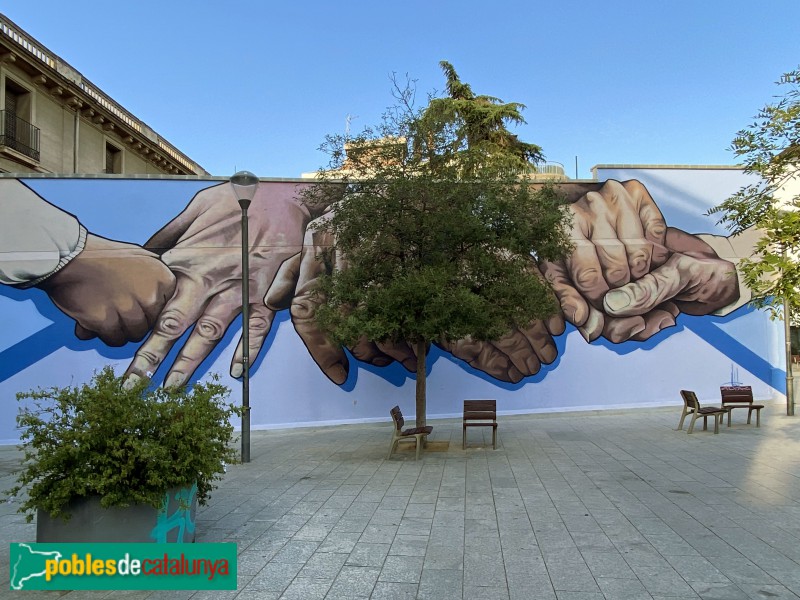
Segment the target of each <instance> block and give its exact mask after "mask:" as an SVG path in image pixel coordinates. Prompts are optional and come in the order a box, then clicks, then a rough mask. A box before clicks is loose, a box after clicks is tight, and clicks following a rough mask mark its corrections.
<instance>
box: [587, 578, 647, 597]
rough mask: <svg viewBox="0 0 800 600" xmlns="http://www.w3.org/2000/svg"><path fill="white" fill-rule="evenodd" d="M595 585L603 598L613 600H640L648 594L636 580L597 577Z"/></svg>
mask: <svg viewBox="0 0 800 600" xmlns="http://www.w3.org/2000/svg"><path fill="white" fill-rule="evenodd" d="M597 585H598V586H600V591H601V592H602V594H603V596H604V597H605V598H609V599H613V600H640V599H642V598H650V594H649V593H648V592H647V590H646V589H645V587H644V586H643V585H642V583H641V582H640V581H639V580H638V579H627V578H626V579H615V578H609V577H598V578H597Z"/></svg>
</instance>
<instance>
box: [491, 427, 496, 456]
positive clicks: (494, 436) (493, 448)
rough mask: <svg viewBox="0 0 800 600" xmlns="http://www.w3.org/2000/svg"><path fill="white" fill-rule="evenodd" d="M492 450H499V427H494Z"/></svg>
mask: <svg viewBox="0 0 800 600" xmlns="http://www.w3.org/2000/svg"><path fill="white" fill-rule="evenodd" d="M492 450H497V426H494V427H492Z"/></svg>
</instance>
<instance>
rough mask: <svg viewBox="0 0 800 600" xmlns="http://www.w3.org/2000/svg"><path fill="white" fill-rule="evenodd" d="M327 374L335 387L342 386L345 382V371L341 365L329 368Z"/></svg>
mask: <svg viewBox="0 0 800 600" xmlns="http://www.w3.org/2000/svg"><path fill="white" fill-rule="evenodd" d="M328 372H329V373H330V377H331V379H332V380H333V381H334V383H336V384H337V385H342V384H343V383H344V382H345V381H347V371H346V370H345V369H344V367H343V366H342V365H336V366H334V367H331V368H330V370H329V371H328Z"/></svg>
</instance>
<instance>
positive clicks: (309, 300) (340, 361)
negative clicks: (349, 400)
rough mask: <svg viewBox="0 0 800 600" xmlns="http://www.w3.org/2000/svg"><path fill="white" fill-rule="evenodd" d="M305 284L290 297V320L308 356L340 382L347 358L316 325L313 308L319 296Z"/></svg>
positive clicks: (316, 304) (347, 370)
mask: <svg viewBox="0 0 800 600" xmlns="http://www.w3.org/2000/svg"><path fill="white" fill-rule="evenodd" d="M305 288H306V289H304V290H303V291H302V292H301V293H299V294H298V295H297V296H295V298H294V299H293V300H292V306H291V308H290V313H291V316H292V324H293V325H294V329H295V331H296V332H297V335H299V336H300V339H301V340H302V341H303V344H305V347H306V349H307V350H308V353H309V354H310V355H311V358H312V359H313V360H314V362H315V363H317V365H318V366H319V368H320V369H321V370H322V372H323V373H325V376H326V377H328V379H330V380H331V381H333V382H334V383H336V384H337V385H341V384H343V383H344V382H345V381H346V380H347V374H348V372H349V367H350V361H349V360H348V359H347V355H346V354H345V352H344V349H343V348H342V347H341V345H340V344H337V343H335V342H333V341H332V340H331V339H330V338H329V337H328V336H327V335H325V333H324V332H323V331H322V330H321V329H320V328H319V325H317V321H316V311H317V307H318V306H319V303H320V298H319V297H318V295H317V294H316V292H315V290H314V289H313V286H312V287H311V288H309V286H305Z"/></svg>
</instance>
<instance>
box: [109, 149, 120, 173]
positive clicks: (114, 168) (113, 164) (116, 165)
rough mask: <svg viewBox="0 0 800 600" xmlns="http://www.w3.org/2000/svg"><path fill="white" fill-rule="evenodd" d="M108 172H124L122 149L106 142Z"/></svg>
mask: <svg viewBox="0 0 800 600" xmlns="http://www.w3.org/2000/svg"><path fill="white" fill-rule="evenodd" d="M105 172H106V173H122V150H120V149H119V148H117V147H116V146H114V145H113V144H109V143H108V142H106V169H105Z"/></svg>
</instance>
